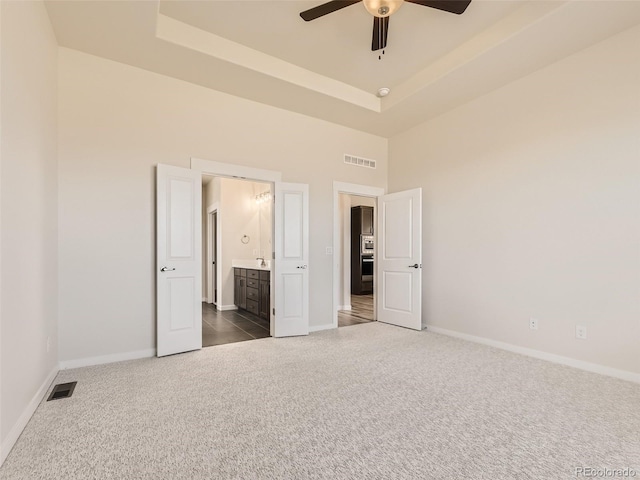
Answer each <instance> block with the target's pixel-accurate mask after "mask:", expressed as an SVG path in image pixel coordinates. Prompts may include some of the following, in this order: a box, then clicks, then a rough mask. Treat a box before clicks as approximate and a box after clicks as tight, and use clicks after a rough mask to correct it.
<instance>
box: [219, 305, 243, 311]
mask: <svg viewBox="0 0 640 480" xmlns="http://www.w3.org/2000/svg"><path fill="white" fill-rule="evenodd" d="M217 309H218V310H220V311H221V312H226V311H227V310H238V307H237V306H236V305H220V306H219V307H217Z"/></svg>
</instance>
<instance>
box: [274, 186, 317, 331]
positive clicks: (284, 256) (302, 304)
mask: <svg viewBox="0 0 640 480" xmlns="http://www.w3.org/2000/svg"><path fill="white" fill-rule="evenodd" d="M274 210H275V242H276V248H275V252H276V258H275V265H274V268H275V271H274V274H275V315H274V329H273V336H274V337H289V336H293V335H308V334H309V185H306V184H299V183H282V182H276V184H275V207H274Z"/></svg>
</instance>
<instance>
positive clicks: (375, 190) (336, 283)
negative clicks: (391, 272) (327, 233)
mask: <svg viewBox="0 0 640 480" xmlns="http://www.w3.org/2000/svg"><path fill="white" fill-rule="evenodd" d="M341 193H344V194H346V195H359V196H361V197H373V198H378V197H379V196H380V195H384V194H385V189H384V188H382V187H371V186H368V185H359V184H357V183H345V182H336V181H334V182H333V314H332V316H333V320H332V322H331V327H330V328H338V303H339V302H340V262H339V259H338V253H337V252H339V251H340V241H341V239H340V194H341ZM376 248H377V246H376ZM376 248H374V258H375V255H376V253H375V250H376ZM373 274H374V277H373V291H374V296H373V301H374V305H373V311H374V312H375V311H376V304H375V302H376V295H375V289H376V283H377V281H376V280H377V279H376V277H375V275H376V271H375V270H374V272H373Z"/></svg>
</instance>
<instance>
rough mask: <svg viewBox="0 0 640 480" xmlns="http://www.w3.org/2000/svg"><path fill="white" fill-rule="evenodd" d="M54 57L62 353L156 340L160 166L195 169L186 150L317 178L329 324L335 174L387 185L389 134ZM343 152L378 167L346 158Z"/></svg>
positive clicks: (316, 224) (315, 226)
mask: <svg viewBox="0 0 640 480" xmlns="http://www.w3.org/2000/svg"><path fill="white" fill-rule="evenodd" d="M59 55H60V63H59V68H60V84H59V102H60V107H61V108H60V115H59V131H60V135H59V141H60V148H59V154H60V169H59V171H60V210H59V211H60V337H61V340H60V358H61V360H63V361H64V360H72V359H83V358H87V357H94V356H101V355H110V354H118V353H126V352H142V353H145V352H148V350H150V349H153V348H154V347H155V306H154V305H155V286H154V282H155V268H154V263H155V260H154V256H155V253H154V252H155V250H154V249H155V247H154V244H155V240H154V228H155V226H154V215H155V213H154V208H155V207H154V195H155V187H154V185H155V181H154V175H155V171H154V166H155V165H156V164H157V163H166V164H172V165H177V166H182V167H189V158H190V157H197V158H203V159H208V160H215V161H221V162H227V163H235V164H243V165H247V166H251V167H257V168H269V169H272V170H278V171H281V172H282V178H283V180H284V181H289V182H303V183H309V184H310V214H311V218H312V222H311V241H310V249H311V254H310V289H311V298H310V312H311V319H310V324H311V326H312V327H316V326H321V325H330V324H331V319H332V317H331V303H332V302H331V298H332V293H331V292H332V287H331V284H332V259H331V257H330V256H327V255H325V247H326V246H331V245H332V216H333V207H332V195H333V181H334V180H339V181H344V182H350V183H362V184H367V185H373V186H379V187H384V186H385V183H386V176H387V162H386V157H387V147H388V145H387V140H386V139H384V138H381V137H376V136H374V135H370V134H366V133H362V132H358V131H355V130H352V129H349V128H346V127H342V126H338V125H334V124H331V123H328V122H324V121H321V120H317V119H313V118H310V117H306V116H303V115H299V114H294V113H291V112H287V111H284V110H280V109H277V108H274V107H269V106H265V105H261V104H258V103H254V102H251V101H247V100H243V99H239V98H237V97H233V96H230V95H226V94H223V93H220V92H216V91H212V90H208V89H206V88H203V87H199V86H196V85H191V84H188V83H186V82H182V81H179V80H175V79H171V78H168V77H164V76H162V75H158V74H154V73H150V72H146V71H144V70H140V69H137V68H133V67H129V66H126V65H122V64H118V63H115V62H111V61H108V60H104V59H100V58H97V57H93V56H90V55H86V54H83V53H80V52H77V51H73V50H69V49H65V48H61V49H60V53H59ZM345 152H349V153H353V154H357V155H360V156H363V157H366V158H374V159H376V160H378V168H377V169H376V170H367V169H361V168H354V167H353V166H350V165H345V164H344V163H343V154H344V153H345ZM89 312H90V314H89Z"/></svg>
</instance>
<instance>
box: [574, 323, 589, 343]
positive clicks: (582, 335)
mask: <svg viewBox="0 0 640 480" xmlns="http://www.w3.org/2000/svg"><path fill="white" fill-rule="evenodd" d="M576 338H579V339H580V340H586V339H587V327H586V325H576Z"/></svg>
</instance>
